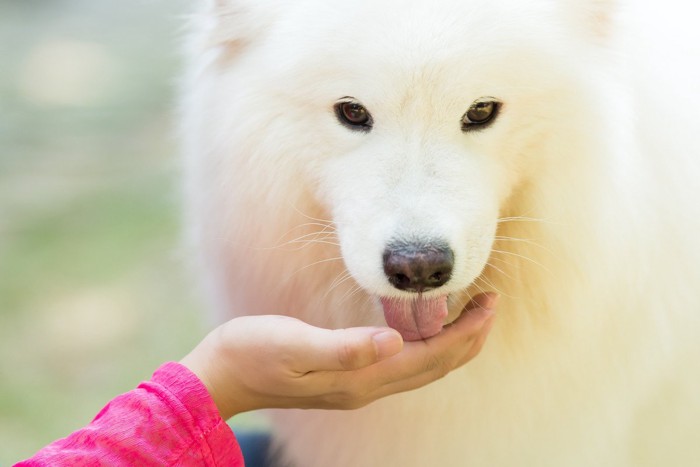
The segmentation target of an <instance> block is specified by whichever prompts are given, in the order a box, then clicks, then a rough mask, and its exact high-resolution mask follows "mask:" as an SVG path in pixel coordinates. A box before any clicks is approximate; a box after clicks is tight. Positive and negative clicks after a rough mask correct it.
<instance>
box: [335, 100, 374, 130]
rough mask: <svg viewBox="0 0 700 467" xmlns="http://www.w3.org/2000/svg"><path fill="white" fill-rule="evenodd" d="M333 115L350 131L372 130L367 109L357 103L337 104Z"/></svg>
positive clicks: (370, 117) (370, 118)
mask: <svg viewBox="0 0 700 467" xmlns="http://www.w3.org/2000/svg"><path fill="white" fill-rule="evenodd" d="M335 113H336V115H337V116H338V120H340V123H342V124H344V125H345V126H347V127H349V128H350V129H352V130H361V131H369V130H370V129H372V116H371V115H370V114H369V112H368V111H367V109H366V108H365V107H364V106H363V105H362V104H358V103H357V102H339V103H337V104H336V105H335Z"/></svg>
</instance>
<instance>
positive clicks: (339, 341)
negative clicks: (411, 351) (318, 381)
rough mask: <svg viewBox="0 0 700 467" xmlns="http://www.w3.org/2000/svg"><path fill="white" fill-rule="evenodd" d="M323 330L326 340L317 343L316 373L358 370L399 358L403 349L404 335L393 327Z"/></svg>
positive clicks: (322, 339)
mask: <svg viewBox="0 0 700 467" xmlns="http://www.w3.org/2000/svg"><path fill="white" fill-rule="evenodd" d="M323 331H325V332H324V333H323V337H321V338H320V339H316V340H315V347H316V349H315V352H314V353H315V355H314V356H313V357H314V358H313V360H314V366H315V368H314V370H316V371H322V370H326V371H340V370H358V369H360V368H364V367H366V366H369V365H372V364H374V363H377V362H379V361H380V360H384V359H387V358H389V357H391V356H393V355H396V354H397V353H399V352H401V349H402V348H403V339H402V338H401V335H400V334H399V333H398V332H397V331H395V330H393V329H391V328H369V327H363V328H348V329H336V330H330V331H329V330H323ZM319 337H320V336H319Z"/></svg>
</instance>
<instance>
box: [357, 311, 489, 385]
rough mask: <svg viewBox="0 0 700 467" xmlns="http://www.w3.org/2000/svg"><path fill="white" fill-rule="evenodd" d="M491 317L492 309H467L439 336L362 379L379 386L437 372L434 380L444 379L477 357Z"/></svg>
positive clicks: (406, 349)
mask: <svg viewBox="0 0 700 467" xmlns="http://www.w3.org/2000/svg"><path fill="white" fill-rule="evenodd" d="M494 301H495V298H488V300H487V302H485V303H487V304H489V305H490V304H493V303H494ZM491 316H493V310H492V309H489V308H471V309H467V310H465V311H464V312H463V313H462V315H461V316H460V317H459V318H458V319H457V320H455V321H454V322H453V323H452V324H451V325H450V326H449V327H446V329H445V330H443V331H442V332H441V333H440V334H438V335H437V336H435V337H431V338H430V339H427V340H424V341H416V342H408V343H406V344H405V345H404V350H403V352H401V353H400V354H399V355H396V356H394V357H393V358H391V359H389V360H387V361H385V362H380V363H378V364H376V365H373V366H372V367H370V368H367V369H365V370H366V371H364V372H363V373H362V375H361V376H362V377H363V378H364V377H366V378H367V381H368V383H369V384H374V386H376V387H379V386H383V385H385V384H390V383H394V382H398V381H402V380H407V379H410V378H414V377H416V376H418V375H421V374H423V373H434V376H432V379H433V380H434V379H437V377H438V376H437V375H439V374H443V376H444V374H446V372H449V371H450V370H452V369H454V368H456V367H457V366H459V365H461V364H462V362H464V361H465V360H470V359H471V358H473V356H472V355H470V352H471V351H472V345H473V344H474V342H475V341H476V340H477V339H478V338H479V336H480V335H481V330H482V328H483V327H484V326H485V324H486V322H487V321H488V319H489V318H490V317H491ZM486 334H488V332H486V333H484V335H483V339H484V340H485V338H486ZM480 345H483V342H481V341H480ZM479 348H480V347H478V348H477V350H478V349H479ZM474 355H475V354H474ZM358 376H359V375H358ZM427 378H428V379H430V378H431V377H430V376H428V377H427ZM420 380H421V381H422V380H423V379H420Z"/></svg>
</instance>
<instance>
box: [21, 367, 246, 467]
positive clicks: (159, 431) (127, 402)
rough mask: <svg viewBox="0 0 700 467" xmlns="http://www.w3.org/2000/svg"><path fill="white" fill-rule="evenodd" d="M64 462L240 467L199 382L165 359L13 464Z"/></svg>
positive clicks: (235, 449) (238, 455) (236, 453)
mask: <svg viewBox="0 0 700 467" xmlns="http://www.w3.org/2000/svg"><path fill="white" fill-rule="evenodd" d="M68 465H70V466H103V465H104V466H134V465H164V466H165V465H169V466H173V465H174V466H203V465H206V466H215V465H222V466H223V465H225V466H233V467H243V455H242V454H241V450H240V447H239V446H238V443H237V442H236V438H235V437H234V435H233V432H232V431H231V428H229V426H228V425H227V424H226V422H224V420H222V419H221V417H220V416H219V412H218V410H217V408H216V405H215V404H214V401H213V400H212V399H211V396H210V395H209V393H208V392H207V389H206V387H205V386H204V384H202V382H201V381H200V380H199V379H198V378H197V377H196V376H195V375H194V374H193V373H192V372H191V371H190V370H188V369H187V368H185V367H184V366H182V365H180V364H179V363H166V364H165V365H163V366H161V367H160V368H159V369H158V370H157V371H156V372H155V373H154V374H153V378H151V380H150V381H145V382H143V383H141V384H140V385H139V387H138V388H136V389H134V390H133V391H129V392H127V393H126V394H122V395H121V396H118V397H116V398H115V399H113V400H112V401H111V402H110V403H109V404H107V406H106V407H105V408H104V409H102V410H101V411H100V413H98V414H97V416H96V417H95V419H94V420H93V421H92V423H90V424H89V425H88V426H86V427H85V428H82V429H81V430H78V431H76V432H75V433H73V434H71V435H70V436H68V437H67V438H64V439H61V440H58V441H55V442H53V443H51V444H49V445H48V446H46V447H45V448H43V449H42V450H41V451H39V452H38V453H36V455H34V457H32V458H31V459H28V460H26V461H23V462H20V463H19V464H16V465H15V467H18V466H21V467H35V466H68Z"/></svg>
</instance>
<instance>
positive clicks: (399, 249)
mask: <svg viewBox="0 0 700 467" xmlns="http://www.w3.org/2000/svg"><path fill="white" fill-rule="evenodd" d="M220 3H223V4H224V5H228V2H226V1H223V0H222V1H221V2H220ZM230 3H232V4H233V6H231V5H228V6H224V7H223V8H224V9H225V10H226V8H228V9H229V10H230V11H238V10H237V8H238V7H237V6H236V5H235V4H236V2H233V1H231V2H230ZM263 3H267V2H263ZM526 3H528V4H527V5H524V4H523V2H515V1H500V2H487V1H469V2H463V1H449V2H444V5H440V4H438V5H435V4H433V3H429V2H409V4H405V2H404V3H401V2H388V3H387V4H384V3H382V4H381V5H380V4H378V3H376V2H374V3H373V2H370V1H366V2H360V3H359V4H358V3H357V2H352V3H348V4H346V3H345V2H320V1H306V2H298V3H296V4H292V2H283V1H278V2H270V5H269V7H270V9H271V15H273V19H271V20H270V26H269V28H266V26H261V29H260V30H258V31H256V32H255V33H253V37H250V38H246V37H244V38H238V39H237V41H229V45H228V46H229V47H230V46H231V44H234V45H233V47H236V48H241V51H239V52H237V54H238V55H237V56H236V57H235V58H234V59H233V60H231V63H230V66H229V68H228V69H227V71H226V73H230V74H231V78H229V79H227V80H226V79H225V80H224V81H225V82H226V86H227V87H228V88H229V89H228V90H227V91H226V93H222V95H234V96H235V95H237V98H235V104H231V105H232V107H235V108H236V112H237V113H239V114H241V115H242V116H247V115H250V116H251V118H254V119H257V120H258V121H264V128H265V130H264V135H263V136H264V138H265V139H266V140H267V142H266V143H264V144H263V145H258V147H259V148H261V149H258V152H260V153H261V154H260V155H259V156H258V157H262V158H269V159H270V160H269V161H268V163H267V164H268V166H270V165H276V166H277V167H278V168H279V170H286V169H285V167H289V166H292V165H293V166H294V170H292V172H293V173H295V174H302V176H303V177H304V181H305V182H306V183H309V184H312V185H313V186H314V187H315V188H314V189H313V192H314V193H315V195H316V198H317V202H318V203H320V204H322V205H324V206H325V207H326V209H327V210H328V211H329V212H330V213H331V215H332V218H333V221H334V222H335V227H336V231H337V235H338V238H339V241H340V246H341V250H342V256H343V259H344V261H345V264H346V266H347V268H348V270H349V271H350V273H351V274H352V276H353V277H354V279H355V280H356V281H357V282H358V283H359V284H360V285H361V286H362V287H363V288H364V289H365V290H366V291H367V292H368V293H370V294H372V295H374V296H377V297H379V298H380V301H381V303H382V305H383V308H384V312H385V316H386V319H387V321H388V322H389V324H391V325H392V326H394V327H396V328H397V329H399V330H400V331H401V332H402V334H403V335H404V337H405V338H406V339H420V338H425V337H429V336H430V335H433V334H435V333H437V332H439V330H440V328H441V326H442V323H443V322H444V320H445V317H446V315H447V305H446V297H447V296H448V295H450V294H451V293H454V292H457V291H460V290H463V289H465V288H466V287H467V286H469V284H470V283H472V282H473V281H474V280H475V278H477V277H478V276H479V274H480V273H481V271H482V270H483V268H484V266H485V265H486V263H487V261H488V258H489V255H490V254H491V250H492V244H493V242H494V238H495V235H496V230H497V226H498V223H499V216H501V215H502V213H503V206H504V204H505V203H506V201H507V200H508V198H509V197H510V196H511V195H512V193H513V192H514V190H516V189H517V188H518V187H519V186H522V185H523V184H525V183H528V181H529V180H530V179H531V178H532V176H533V174H537V173H538V172H540V171H546V170H548V165H547V164H548V161H547V158H548V157H551V154H552V149H551V147H549V146H551V140H550V139H549V138H548V135H550V134H551V133H552V132H553V131H555V130H554V129H555V128H556V127H557V123H558V122H559V121H561V120H562V119H567V118H570V116H571V114H572V113H575V112H576V110H575V109H576V106H577V102H576V99H578V97H577V96H574V97H573V98H572V96H571V90H570V89H571V83H572V81H575V80H576V78H575V76H574V75H575V73H574V72H573V71H572V69H571V67H572V66H575V60H572V59H571V58H570V57H568V56H566V55H565V54H564V53H563V52H562V50H567V47H562V44H561V41H562V37H567V35H566V34H563V33H562V31H563V30H564V29H565V28H566V27H567V25H566V19H565V17H566V16H567V15H565V14H563V13H562V12H561V11H559V7H557V6H556V3H557V2H550V1H541V2H526ZM584 3H585V2H584ZM392 5H393V6H392ZM240 8H242V10H241V11H245V8H243V7H240ZM278 10H279V11H278ZM230 11H229V13H230ZM260 14H262V13H260ZM274 14H279V15H281V17H282V18H284V19H283V20H282V19H278V18H274ZM232 16H235V14H234V15H232ZM222 17H225V16H222ZM262 23H265V22H264V21H263V22H262ZM223 29H224V30H226V28H223ZM572 35H573V36H575V34H572ZM224 36H225V35H224ZM580 39H581V38H580V37H576V38H575V39H573V40H572V42H576V41H578V40H580ZM256 41H258V42H256ZM568 50H570V47H569V48H568ZM222 55H223V56H226V54H225V53H224V54H222ZM226 60H228V59H227V58H225V59H222V62H226ZM241 62H244V63H245V66H240V63H241ZM227 66H228V65H227ZM234 88H235V89H234ZM221 113H222V114H223V113H225V110H224V109H222V110H221ZM224 120H230V122H229V125H230V126H231V127H233V126H235V125H237V126H245V125H246V123H245V121H244V120H243V119H240V120H231V119H230V118H229V117H226V118H225V119H224ZM222 131H226V130H225V129H224V130H222ZM258 131H259V130H258ZM263 146H264V147H265V148H267V149H262V148H263ZM262 153H265V154H262ZM271 153H274V154H271Z"/></svg>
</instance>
